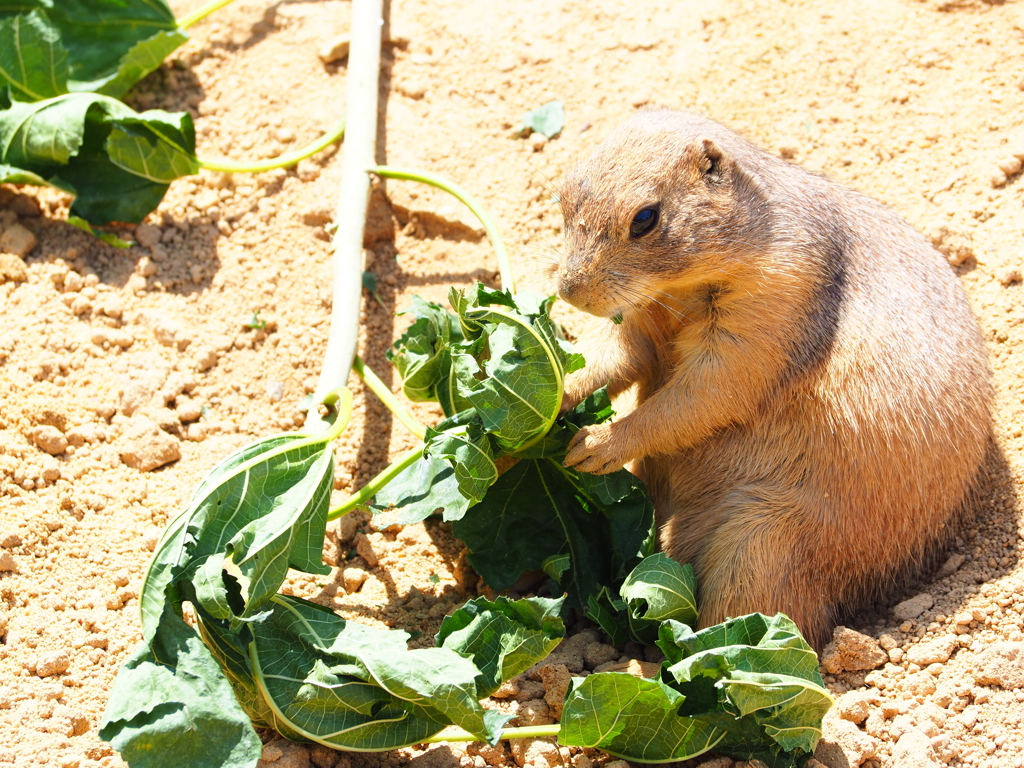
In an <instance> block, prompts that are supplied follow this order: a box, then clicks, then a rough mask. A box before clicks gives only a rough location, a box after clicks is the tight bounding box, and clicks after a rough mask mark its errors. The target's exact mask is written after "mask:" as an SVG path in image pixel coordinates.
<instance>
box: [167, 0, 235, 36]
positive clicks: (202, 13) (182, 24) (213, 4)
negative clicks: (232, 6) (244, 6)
mask: <svg viewBox="0 0 1024 768" xmlns="http://www.w3.org/2000/svg"><path fill="white" fill-rule="evenodd" d="M233 2H234V0H210V2H208V3H206V5H203V6H201V7H200V8H198V9H196V10H194V11H192V13H190V14H188V15H187V16H186V17H185V18H183V19H181V20H180V21H179V22H178V29H188V28H189V27H191V26H192V25H193V24H195V23H196V22H197V21H202V20H203V19H205V18H206V17H207V16H209V15H210V14H211V13H213V12H214V11H216V10H217V9H218V8H223V7H224V6H225V5H227V4H228V3H233Z"/></svg>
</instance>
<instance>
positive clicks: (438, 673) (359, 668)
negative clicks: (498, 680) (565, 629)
mask: <svg viewBox="0 0 1024 768" xmlns="http://www.w3.org/2000/svg"><path fill="white" fill-rule="evenodd" d="M271 602H272V611H271V613H270V615H269V616H268V617H267V618H266V619H264V620H262V621H260V622H259V623H257V624H254V625H253V626H252V632H253V635H254V641H253V645H252V648H251V651H250V658H251V660H252V665H253V670H254V676H255V679H256V682H257V686H258V689H259V691H260V693H261V695H262V696H263V697H264V698H265V700H266V701H267V703H268V704H269V707H270V710H271V711H272V712H273V714H274V718H275V720H274V727H275V728H278V729H279V730H281V731H282V732H283V733H291V734H294V735H297V736H299V737H302V738H305V739H310V740H313V741H318V742H320V743H322V744H326V745H328V746H331V747H334V748H335V749H347V750H357V751H367V750H385V749H395V748H397V747H401V746H407V745H409V744H415V743H417V742H420V741H422V740H423V739H425V738H428V737H430V736H432V735H434V734H435V733H437V732H439V731H440V730H442V729H443V728H444V727H445V726H447V725H449V724H456V725H458V726H460V727H462V728H464V729H466V730H468V731H469V732H471V733H473V734H475V735H477V736H479V737H480V738H481V739H482V740H487V741H490V742H491V743H494V741H495V740H496V739H497V737H498V735H499V733H500V730H501V727H502V725H503V724H504V723H505V722H506V721H507V719H508V717H507V716H504V715H501V714H500V713H496V712H488V711H486V710H484V709H483V708H482V707H481V706H480V704H479V701H478V700H477V694H476V682H475V680H476V677H477V676H478V675H479V674H480V670H478V669H477V667H476V666H475V665H474V664H473V663H472V661H470V660H469V659H467V658H465V657H464V656H462V655H460V654H458V653H455V652H454V651H451V650H448V649H445V648H430V649H419V650H408V649H407V648H406V647H405V642H406V639H407V638H408V635H407V634H406V633H404V632H399V631H392V630H379V629H373V628H371V627H364V626H361V625H359V624H355V623H353V622H347V621H345V620H344V619H343V618H341V617H340V616H338V615H337V614H335V613H333V612H332V611H330V610H328V609H326V608H323V607H321V606H318V605H315V604H313V603H309V602H307V601H304V600H300V599H298V598H292V597H285V596H278V597H275V598H273V599H272V601H271Z"/></svg>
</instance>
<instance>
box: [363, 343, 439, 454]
mask: <svg viewBox="0 0 1024 768" xmlns="http://www.w3.org/2000/svg"><path fill="white" fill-rule="evenodd" d="M352 370H353V371H355V372H356V375H357V376H359V378H361V379H362V380H363V383H364V384H366V386H367V387H368V388H369V389H370V391H371V392H373V394H375V395H376V396H377V397H378V398H379V399H380V401H381V402H382V403H384V405H386V406H387V408H388V410H389V411H391V413H393V414H394V416H395V418H397V419H398V420H399V421H400V422H402V424H403V425H404V426H405V428H406V429H408V430H409V431H410V432H412V433H413V434H414V435H416V437H418V438H419V439H420V440H422V439H423V438H424V436H425V435H426V434H427V428H426V427H425V426H424V425H423V424H420V423H419V422H418V421H416V419H415V418H413V415H412V414H411V413H409V412H408V411H407V410H405V408H403V407H402V404H401V403H400V402H398V398H397V397H395V395H394V393H393V392H392V391H391V390H390V389H388V385H387V384H385V383H384V382H383V381H381V380H380V379H379V378H378V377H377V374H376V373H374V372H373V370H372V369H371V368H370V367H369V366H367V365H366V363H364V362H363V359H362V358H361V357H359V355H356V357H355V359H354V360H353V361H352Z"/></svg>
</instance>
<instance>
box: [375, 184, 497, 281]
mask: <svg viewBox="0 0 1024 768" xmlns="http://www.w3.org/2000/svg"><path fill="white" fill-rule="evenodd" d="M370 172H371V173H375V174H377V175H378V176H383V177H384V178H387V179H405V180H408V181H419V182H422V183H424V184H429V185H430V186H432V187H437V188H438V189H443V190H444V191H445V192H448V193H450V194H452V195H455V197H457V198H458V199H459V200H461V201H462V202H463V203H465V204H466V207H468V208H469V210H471V211H472V212H473V215H475V216H476V217H477V219H479V220H480V224H481V225H483V228H484V232H486V233H487V237H489V238H490V240H491V244H492V245H493V246H494V250H495V252H496V253H497V256H498V270H499V271H500V272H501V287H502V288H504V289H505V290H507V291H509V292H510V293H515V292H516V285H515V280H514V279H513V277H512V265H511V264H509V261H508V252H507V251H506V250H505V243H504V241H503V240H502V239H501V235H499V234H498V228H497V227H496V226H495V225H494V220H493V219H491V217H490V215H489V214H488V213H487V211H485V210H484V208H483V207H482V206H481V205H480V203H478V202H477V200H476V198H474V197H473V196H472V195H470V194H469V193H468V192H467V191H466V190H464V189H463V188H462V187H460V186H459V185H458V184H455V183H454V182H451V181H448V180H447V179H445V178H442V177H441V176H437V175H436V174H433V173H428V172H426V171H410V170H407V169H405V168H393V167H391V166H389V165H378V166H377V167H376V168H371V169H370Z"/></svg>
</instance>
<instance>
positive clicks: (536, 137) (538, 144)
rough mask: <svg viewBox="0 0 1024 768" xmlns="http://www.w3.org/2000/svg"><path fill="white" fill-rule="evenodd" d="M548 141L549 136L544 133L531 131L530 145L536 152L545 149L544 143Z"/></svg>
mask: <svg viewBox="0 0 1024 768" xmlns="http://www.w3.org/2000/svg"><path fill="white" fill-rule="evenodd" d="M547 143H548V137H547V136H545V135H544V134H543V133H536V132H534V133H531V134H530V146H531V147H532V148H533V151H534V152H540V151H541V150H542V149H544V145H545V144H547Z"/></svg>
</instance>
